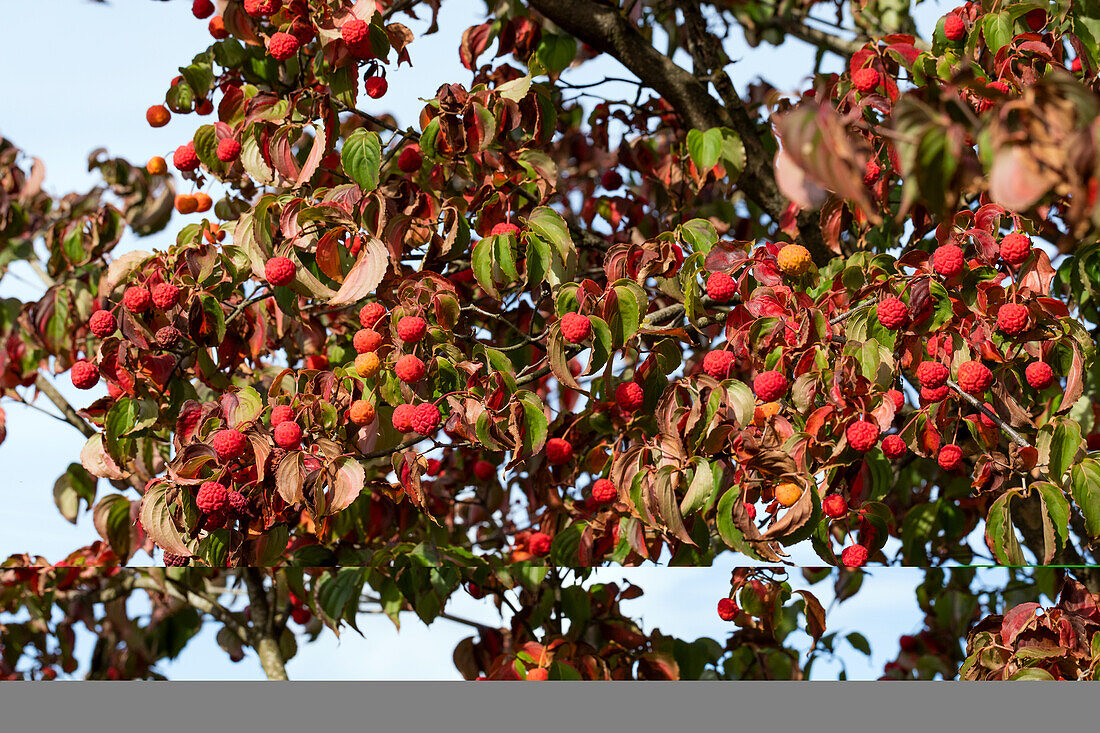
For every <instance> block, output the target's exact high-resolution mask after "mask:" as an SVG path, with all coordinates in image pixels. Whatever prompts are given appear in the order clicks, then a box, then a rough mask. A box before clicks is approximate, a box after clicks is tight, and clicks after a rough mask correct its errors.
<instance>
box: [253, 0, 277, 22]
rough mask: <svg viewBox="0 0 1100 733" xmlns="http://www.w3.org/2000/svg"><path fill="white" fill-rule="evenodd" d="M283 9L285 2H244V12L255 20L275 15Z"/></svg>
mask: <svg viewBox="0 0 1100 733" xmlns="http://www.w3.org/2000/svg"><path fill="white" fill-rule="evenodd" d="M282 7H283V0H244V12H246V13H248V14H249V15H251V16H252V17H253V18H259V17H263V16H265V15H275V13H277V12H279V10H280V9H281V8H282Z"/></svg>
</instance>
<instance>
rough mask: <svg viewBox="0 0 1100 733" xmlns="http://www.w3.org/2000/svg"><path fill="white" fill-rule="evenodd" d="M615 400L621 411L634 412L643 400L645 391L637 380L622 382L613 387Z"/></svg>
mask: <svg viewBox="0 0 1100 733" xmlns="http://www.w3.org/2000/svg"><path fill="white" fill-rule="evenodd" d="M615 402H616V403H617V404H618V405H619V409H620V410H622V411H623V412H634V411H635V410H637V409H638V408H640V407H641V406H642V403H643V402H645V391H644V390H643V389H642V385H640V384H638V383H637V382H623V383H622V384H620V385H619V386H618V387H616V388H615Z"/></svg>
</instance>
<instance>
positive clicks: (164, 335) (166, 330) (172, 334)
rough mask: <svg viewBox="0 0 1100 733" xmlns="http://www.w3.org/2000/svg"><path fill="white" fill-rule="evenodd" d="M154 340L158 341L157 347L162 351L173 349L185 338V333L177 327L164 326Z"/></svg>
mask: <svg viewBox="0 0 1100 733" xmlns="http://www.w3.org/2000/svg"><path fill="white" fill-rule="evenodd" d="M154 338H156V340H157V345H158V346H160V347H161V348H162V349H171V348H173V347H174V346H175V345H176V344H178V343H179V342H180V339H181V338H183V332H181V331H180V330H179V329H178V328H176V327H175V326H162V327H160V328H158V329H157V333H156V335H155V337H154Z"/></svg>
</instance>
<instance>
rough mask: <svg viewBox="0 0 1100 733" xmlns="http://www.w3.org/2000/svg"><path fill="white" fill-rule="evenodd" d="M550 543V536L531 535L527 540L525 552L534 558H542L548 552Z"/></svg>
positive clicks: (541, 533) (541, 534)
mask: <svg viewBox="0 0 1100 733" xmlns="http://www.w3.org/2000/svg"><path fill="white" fill-rule="evenodd" d="M550 543H551V539H550V535H548V534H546V533H545V532H535V533H534V534H533V535H531V538H530V539H529V540H527V550H528V551H529V552H530V553H531V554H532V555H535V556H536V557H542V556H543V555H545V554H546V553H548V552H550Z"/></svg>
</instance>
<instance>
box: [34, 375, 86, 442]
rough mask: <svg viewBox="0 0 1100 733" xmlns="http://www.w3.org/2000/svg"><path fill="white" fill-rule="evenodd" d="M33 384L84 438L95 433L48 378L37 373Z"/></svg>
mask: <svg viewBox="0 0 1100 733" xmlns="http://www.w3.org/2000/svg"><path fill="white" fill-rule="evenodd" d="M34 386H35V388H36V389H37V390H38V391H39V392H41V393H42V394H44V395H46V397H48V398H49V400H50V402H52V403H54V405H56V406H57V409H59V410H61V414H62V415H64V416H65V417H64V420H65V422H67V423H69V424H70V425H72V426H73V427H74V428H76V429H77V430H79V431H80V432H81V433H83V435H84V437H85V438H90V437H92V436H93V435H95V434H96V431H95V428H93V427H92V426H91V425H89V424H88V422H87V421H86V420H84V418H82V417H80V415H78V414H77V412H76V410H75V409H74V408H73V406H72V405H70V404H69V401H68V400H66V399H65V398H64V397H62V396H61V393H60V392H58V391H57V387H54V386H53V384H52V383H51V382H50V381H49V380H48V379H46V378H45V377H43V376H42V375H41V374H39V375H38V377H37V378H35V380H34Z"/></svg>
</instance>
